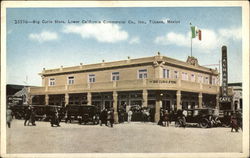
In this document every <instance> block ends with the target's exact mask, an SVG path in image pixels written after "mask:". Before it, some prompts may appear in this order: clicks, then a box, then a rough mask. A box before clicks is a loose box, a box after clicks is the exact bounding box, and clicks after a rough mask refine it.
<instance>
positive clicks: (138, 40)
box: [129, 37, 140, 44]
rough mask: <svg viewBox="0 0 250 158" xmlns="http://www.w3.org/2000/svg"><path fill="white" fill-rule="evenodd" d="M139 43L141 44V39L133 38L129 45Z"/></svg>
mask: <svg viewBox="0 0 250 158" xmlns="http://www.w3.org/2000/svg"><path fill="white" fill-rule="evenodd" d="M138 43H140V38H139V37H133V38H131V39H130V41H129V44H138Z"/></svg>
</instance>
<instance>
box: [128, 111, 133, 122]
mask: <svg viewBox="0 0 250 158" xmlns="http://www.w3.org/2000/svg"><path fill="white" fill-rule="evenodd" d="M132 115H133V112H132V110H131V109H129V111H128V123H130V122H131V119H132Z"/></svg>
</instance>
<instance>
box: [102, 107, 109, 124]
mask: <svg viewBox="0 0 250 158" xmlns="http://www.w3.org/2000/svg"><path fill="white" fill-rule="evenodd" d="M103 123H104V124H105V125H106V126H107V125H108V124H107V109H106V108H104V109H103V110H102V111H101V114H100V126H102V124H103Z"/></svg>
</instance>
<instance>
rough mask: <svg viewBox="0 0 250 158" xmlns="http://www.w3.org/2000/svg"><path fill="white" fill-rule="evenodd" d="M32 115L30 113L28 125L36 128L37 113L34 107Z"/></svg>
mask: <svg viewBox="0 0 250 158" xmlns="http://www.w3.org/2000/svg"><path fill="white" fill-rule="evenodd" d="M30 110H31V113H30V119H29V123H28V125H29V124H30V123H31V125H32V126H35V125H36V124H35V121H36V118H35V117H36V113H35V110H34V107H31V109H30Z"/></svg>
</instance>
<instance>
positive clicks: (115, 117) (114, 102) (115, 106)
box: [113, 91, 118, 123]
mask: <svg viewBox="0 0 250 158" xmlns="http://www.w3.org/2000/svg"><path fill="white" fill-rule="evenodd" d="M117 97H118V94H117V92H116V91H113V108H114V120H115V123H118V113H117V104H118V99H117Z"/></svg>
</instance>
